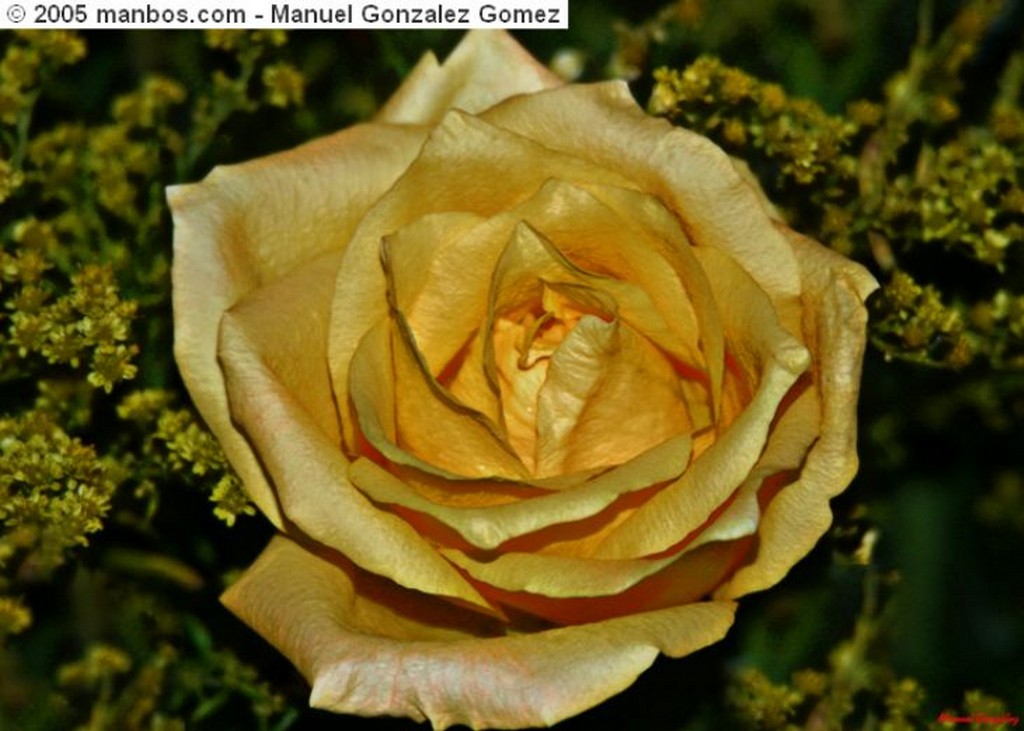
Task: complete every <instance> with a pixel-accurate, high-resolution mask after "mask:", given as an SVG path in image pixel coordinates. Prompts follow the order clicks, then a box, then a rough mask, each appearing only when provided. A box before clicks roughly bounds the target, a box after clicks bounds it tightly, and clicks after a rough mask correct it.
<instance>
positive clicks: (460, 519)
mask: <svg viewBox="0 0 1024 731" xmlns="http://www.w3.org/2000/svg"><path fill="white" fill-rule="evenodd" d="M689 455H690V439H689V437H688V436H685V435H683V436H679V437H676V438H674V439H670V440H668V441H665V442H663V443H661V444H659V445H657V446H655V447H653V448H652V449H651V450H650V451H648V452H645V453H644V454H641V455H639V456H638V457H636V458H634V459H633V460H631V461H630V462H628V463H626V464H624V465H621V466H619V467H617V468H615V469H613V470H609V471H608V472H605V473H604V474H602V475H599V476H597V477H594V478H593V479H592V480H590V481H589V482H587V483H585V484H583V485H579V486H577V487H576V488H574V489H572V490H563V491H559V492H554V493H549V494H543V495H540V496H538V497H533V498H529V499H525V500H519V501H516V502H511V503H504V504H501V505H490V506H484V507H481V506H477V507H474V506H467V507H451V506H446V505H438V504H436V503H434V502H431V501H430V500H427V499H425V498H423V497H421V496H420V495H419V494H418V493H417V492H416V491H414V490H412V489H411V488H410V487H409V486H408V485H407V484H405V483H404V482H403V481H402V480H400V479H399V478H398V477H396V476H395V475H393V474H391V473H389V472H388V471H387V470H385V469H383V468H382V467H380V465H377V464H375V463H374V462H371V461H370V460H367V459H359V460H356V461H355V462H354V463H353V464H352V467H351V468H350V470H349V476H350V478H351V480H352V482H353V483H354V484H356V485H357V486H358V487H359V488H360V489H361V490H362V491H363V492H364V493H366V495H367V496H368V497H369V498H370V499H371V500H374V501H375V502H378V503H383V504H395V505H400V506H402V507H404V508H408V509H410V510H414V511H417V512H420V513H423V514H425V515H429V516H431V517H432V518H435V519H437V520H439V521H441V522H442V523H444V524H445V525H446V526H448V527H449V528H452V529H453V530H455V531H456V532H458V533H459V535H461V536H462V537H463V538H465V539H466V540H467V541H469V542H470V543H472V544H473V545H475V546H477V547H479V548H482V549H492V548H497V547H498V546H500V545H501V544H502V543H505V542H506V541H508V540H510V539H512V538H516V537H520V536H523V535H526V534H529V533H533V532H535V531H538V530H541V529H543V528H548V527H550V526H553V525H558V524H562V523H570V522H576V521H581V520H584V519H586V518H589V517H592V516H594V515H597V514H598V513H600V512H601V511H602V510H604V509H605V508H606V507H608V506H609V505H611V504H612V503H613V502H614V501H615V499H616V498H618V497H619V496H621V495H624V494H626V493H629V492H633V491H637V490H643V489H646V488H648V487H649V486H651V485H656V484H658V483H661V482H665V481H667V480H671V479H673V478H675V477H678V476H679V475H680V474H681V473H682V471H683V470H684V469H686V465H687V462H688V461H689Z"/></svg>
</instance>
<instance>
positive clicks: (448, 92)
mask: <svg viewBox="0 0 1024 731" xmlns="http://www.w3.org/2000/svg"><path fill="white" fill-rule="evenodd" d="M562 83H563V82H562V80H561V79H560V78H559V77H558V76H557V75H555V74H554V73H553V72H551V71H550V70H549V69H548V68H547V67H546V66H544V65H543V64H541V63H539V62H538V61H537V60H536V59H535V58H534V57H533V56H531V55H530V54H529V53H528V52H527V51H526V50H525V49H523V47H522V46H520V45H519V44H518V43H516V41H515V40H514V39H513V38H512V36H510V35H509V34H508V33H506V32H504V31H494V30H473V31H470V32H469V33H467V34H466V35H465V36H463V38H462V40H461V41H460V42H459V45H458V46H456V47H455V50H454V51H452V53H451V55H450V56H448V58H447V59H446V60H445V62H444V65H441V66H439V65H438V63H437V57H436V56H434V54H433V53H430V52H429V51H428V52H427V53H426V54H424V56H423V58H421V59H420V61H419V63H417V64H416V67H415V68H414V69H413V70H412V71H411V72H410V73H409V75H408V76H407V77H406V78H405V81H403V82H402V85H401V86H400V87H399V88H398V91H396V92H395V93H394V94H393V95H392V97H391V98H390V99H388V102H387V104H385V105H384V107H383V108H382V109H381V110H380V112H379V113H378V114H377V119H379V120H380V121H383V122H390V123H393V124H430V123H435V122H437V121H438V120H439V119H440V118H441V117H442V116H444V114H445V112H447V111H448V110H449V109H461V110H463V111H466V112H469V113H471V114H475V113H477V112H481V111H483V110H484V109H486V108H487V107H489V106H491V105H493V104H496V103H497V102H500V101H502V100H504V99H507V98H508V97H510V96H513V95H514V94H528V93H531V92H535V91H540V90H541V89H550V88H552V87H555V86H560V85H561V84H562Z"/></svg>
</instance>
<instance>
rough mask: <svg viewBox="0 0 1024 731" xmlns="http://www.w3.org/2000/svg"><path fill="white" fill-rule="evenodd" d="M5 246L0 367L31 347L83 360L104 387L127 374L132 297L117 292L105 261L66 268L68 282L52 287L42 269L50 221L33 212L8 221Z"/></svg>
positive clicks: (132, 350) (131, 369)
mask: <svg viewBox="0 0 1024 731" xmlns="http://www.w3.org/2000/svg"><path fill="white" fill-rule="evenodd" d="M13 238H14V241H15V242H16V243H17V244H18V245H19V246H18V248H16V249H14V250H13V251H12V252H7V251H0V283H2V285H7V286H5V294H6V295H7V296H6V297H5V298H4V299H5V307H6V309H7V310H8V312H9V313H10V314H8V315H4V314H0V323H4V321H7V324H6V327H5V328H4V330H5V332H0V373H2V374H5V375H6V376H7V377H12V376H13V375H16V374H17V372H18V369H20V368H24V367H25V363H24V360H25V359H26V358H27V357H28V356H29V355H32V354H37V355H40V356H42V357H43V358H44V359H45V360H46V362H47V363H50V364H61V365H68V366H71V367H72V368H78V367H79V366H80V365H82V364H83V362H87V363H88V365H89V375H88V379H89V382H90V383H92V384H93V385H94V386H96V387H98V388H103V389H104V390H105V391H107V392H108V393H109V392H110V391H111V390H112V389H113V387H114V385H116V384H117V383H119V382H121V381H123V380H127V379H130V378H133V377H134V376H135V373H136V366H135V365H133V364H132V363H131V359H132V357H133V356H134V355H135V354H136V352H137V347H136V346H135V345H132V344H130V343H128V342H127V340H128V336H129V328H130V323H131V320H132V318H133V317H134V315H135V311H136V304H135V303H134V302H131V301H125V300H121V299H120V297H119V293H118V289H117V286H116V284H115V282H114V275H113V271H112V269H111V268H110V267H109V266H100V265H89V266H86V267H84V268H82V269H80V270H79V271H77V272H75V273H74V274H72V276H71V282H70V285H71V286H70V289H69V290H68V291H67V292H66V293H64V294H61V295H55V294H54V287H53V284H52V282H51V281H50V280H49V279H47V278H44V276H43V275H44V273H45V272H46V271H47V270H48V269H51V268H52V267H53V266H54V264H53V262H52V258H50V256H48V254H50V252H51V251H53V248H54V247H55V246H56V239H55V237H54V234H53V230H52V228H51V227H50V226H49V225H48V224H46V223H42V222H39V221H37V220H35V219H27V220H24V221H22V222H20V223H19V224H18V225H17V226H15V228H14V236H13Z"/></svg>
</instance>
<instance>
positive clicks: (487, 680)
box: [224, 536, 735, 729]
mask: <svg viewBox="0 0 1024 731" xmlns="http://www.w3.org/2000/svg"><path fill="white" fill-rule="evenodd" d="M366 580H367V577H365V576H360V575H356V574H353V573H351V570H346V569H345V568H342V567H341V566H339V565H336V564H333V563H331V562H329V561H327V560H324V559H322V558H318V557H317V556H315V555H314V554H313V553H311V552H309V551H307V550H305V549H304V548H302V547H300V546H298V545H296V544H295V543H292V542H291V541H290V540H288V539H286V538H284V537H281V536H278V537H277V538H275V539H274V540H273V541H272V542H271V543H270V545H269V546H268V547H267V549H266V550H265V551H264V553H263V555H262V556H260V558H259V559H258V560H257V562H256V563H255V564H254V565H253V566H252V567H251V568H250V569H249V570H248V571H247V572H246V573H245V575H244V576H243V577H242V579H241V580H239V581H238V582H237V583H236V584H235V585H234V586H232V587H231V588H230V589H229V590H228V591H227V593H226V594H225V595H224V602H225V603H226V604H227V605H228V607H230V608H231V609H232V611H234V612H235V613H237V614H238V615H239V616H241V617H242V618H243V619H244V620H245V621H246V622H247V623H248V624H250V625H251V626H253V627H254V628H255V629H256V630H258V631H259V632H260V633H261V634H263V635H264V636H265V637H267V638H268V639H269V640H270V642H271V643H273V644H274V646H275V647H277V648H278V649H279V650H281V651H282V652H283V653H285V654H286V655H287V656H288V657H289V658H291V659H292V661H293V662H295V664H296V665H297V666H298V667H299V669H300V670H301V671H302V672H303V674H304V675H305V676H306V677H307V678H308V679H309V681H310V683H311V684H312V686H313V692H312V697H311V703H312V704H313V705H314V706H317V707H319V708H326V709H329V710H332V711H338V712H343V713H356V714H360V715H403V716H409V717H411V718H413V719H416V720H419V721H422V720H429V721H430V722H431V723H432V724H433V726H434V728H435V729H444V728H447V727H448V726H451V725H453V724H457V723H463V724H466V725H468V726H470V727H472V728H476V729H479V728H492V727H496V728H525V727H530V726H547V725H551V724H554V723H556V722H558V721H560V720H562V719H564V718H567V717H569V716H572V715H575V714H577V713H580V712H581V711H583V710H586V709H587V708H590V707H592V706H594V705H597V704H598V703H600V702H601V701H603V700H604V699H606V698H608V697H610V696H612V695H614V694H616V693H619V692H621V691H622V690H624V689H625V688H626V687H628V686H629V685H630V684H631V683H632V682H633V681H634V680H635V679H636V677H637V676H638V675H639V674H640V673H641V672H643V671H644V670H645V669H646V668H647V667H648V666H650V664H651V663H652V662H653V661H654V659H655V658H656V657H657V655H658V654H659V653H664V654H666V655H669V656H670V657H680V656H682V655H686V654H689V653H691V652H694V651H696V650H699V649H700V648H702V647H705V646H707V645H709V644H712V643H714V642H717V641H718V640H719V639H721V638H722V637H723V636H724V634H725V632H726V630H727V629H728V628H729V626H730V625H731V624H732V619H733V612H734V611H735V606H734V605H733V604H732V603H731V602H698V603H694V604H688V605H686V606H682V607H677V608H672V609H664V610H659V611H653V612H645V613H642V614H636V615H632V616H628V617H621V618H617V619H611V620H607V621H604V622H597V623H594V624H584V625H577V626H573V627H564V628H559V629H552V630H547V631H544V632H538V633H535V634H527V635H516V636H508V637H493V638H480V637H474V636H473V635H472V634H471V630H468V631H466V632H463V633H461V639H459V638H458V636H459V634H460V633H459V632H458V631H457V630H451V629H446V628H444V627H442V626H438V625H437V624H434V625H431V624H428V623H425V622H423V621H419V620H417V619H416V618H417V617H423V616H425V615H426V614H427V612H426V611H424V605H429V603H430V602H432V601H433V600H431V599H430V598H428V597H424V596H422V595H417V594H414V593H412V592H402V593H398V592H397V590H395V589H392V588H388V587H385V586H381V587H378V589H377V590H375V591H366V590H365V589H366V587H365V586H361V587H360V588H359V589H356V588H355V586H354V581H355V582H361V581H366ZM369 580H370V581H372V579H369Z"/></svg>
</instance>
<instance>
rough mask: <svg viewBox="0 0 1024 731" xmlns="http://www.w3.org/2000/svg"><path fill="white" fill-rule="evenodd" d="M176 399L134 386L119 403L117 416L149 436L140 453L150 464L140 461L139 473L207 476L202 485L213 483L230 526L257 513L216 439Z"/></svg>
mask: <svg viewBox="0 0 1024 731" xmlns="http://www.w3.org/2000/svg"><path fill="white" fill-rule="evenodd" d="M173 402H174V396H173V394H171V393H170V392H168V391H163V390H159V389H146V390H141V391H133V392H132V393H130V394H128V395H127V396H126V397H125V398H124V400H122V402H121V403H120V405H118V407H117V414H118V416H119V417H120V418H121V419H124V420H126V421H130V422H132V423H134V424H135V425H136V426H137V427H138V428H139V429H140V430H141V431H142V432H143V433H144V434H146V435H147V436H146V439H145V441H144V444H143V447H142V449H141V455H142V456H143V457H144V458H145V459H147V460H149V461H150V462H151V464H150V465H149V466H148V467H146V466H144V465H140V464H136V465H135V466H134V473H135V474H136V475H146V474H151V475H152V476H153V477H156V476H157V474H158V473H165V474H166V473H170V474H178V475H193V476H197V477H204V478H205V479H203V480H202V481H201V484H202V485H204V486H209V485H212V487H211V488H210V490H211V492H210V500H211V501H212V502H213V503H214V505H215V507H214V510H213V512H214V515H216V516H217V517H218V518H220V519H221V520H223V521H224V522H225V523H227V525H229V526H231V525H234V523H235V520H236V519H237V518H238V516H239V515H254V514H255V512H256V509H255V507H254V506H253V505H252V503H251V502H250V501H249V498H248V496H246V494H245V492H244V491H243V489H242V484H241V481H240V480H239V479H238V477H237V476H236V475H235V473H234V472H233V471H232V470H231V468H230V467H229V466H228V463H227V459H226V458H225V457H224V452H223V451H222V450H221V448H220V445H219V443H218V442H217V440H216V439H214V437H213V435H212V434H210V432H209V431H207V430H206V428H205V427H203V426H202V425H201V423H200V422H199V421H198V419H197V418H196V417H195V415H194V414H193V413H192V412H191V411H188V410H185V409H174V408H172V405H173Z"/></svg>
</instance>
